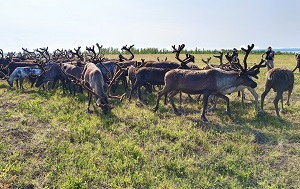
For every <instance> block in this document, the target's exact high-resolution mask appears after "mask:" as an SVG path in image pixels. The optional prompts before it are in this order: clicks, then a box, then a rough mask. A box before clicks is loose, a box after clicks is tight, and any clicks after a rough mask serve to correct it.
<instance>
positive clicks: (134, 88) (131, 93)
mask: <svg viewBox="0 0 300 189" xmlns="http://www.w3.org/2000/svg"><path fill="white" fill-rule="evenodd" d="M137 85H138V82H137V80H135V82H134V84H133V87H132V88H131V91H130V94H129V97H128V100H129V101H130V100H131V97H132V95H133V93H134V91H135V90H136V88H137Z"/></svg>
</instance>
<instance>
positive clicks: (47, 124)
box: [0, 54, 300, 188]
mask: <svg viewBox="0 0 300 189" xmlns="http://www.w3.org/2000/svg"><path fill="white" fill-rule="evenodd" d="M157 56H158V57H160V58H161V59H164V58H165V57H166V56H167V57H168V60H175V59H174V54H167V55H136V60H139V59H140V58H145V59H146V60H149V59H151V60H156V57H157ZM205 56H207V55H205ZM240 56H242V55H240ZM201 58H207V57H204V55H196V61H197V62H196V64H198V65H199V66H200V67H204V64H203V63H201ZM259 60H260V57H259V55H252V54H251V55H250V56H249V61H248V62H249V64H250V63H251V65H253V63H255V62H259ZM212 62H217V60H216V59H214V60H213V61H212ZM275 66H276V67H281V66H287V67H288V68H290V69H292V68H294V66H295V60H294V57H293V55H276V57H275ZM265 73H266V69H265V68H264V69H261V73H260V74H259V79H258V80H257V83H258V87H257V92H258V94H259V95H261V93H262V91H263V88H264V83H265ZM299 78H300V75H299V73H298V71H297V72H296V73H295V88H294V91H293V94H292V97H291V106H289V107H286V109H287V114H284V115H282V117H283V120H279V119H277V118H276V116H275V108H274V105H273V99H274V97H275V93H274V92H273V91H271V92H270V93H269V95H268V96H267V97H266V100H265V104H266V105H265V111H266V115H264V116H258V115H257V112H256V111H255V108H254V105H253V103H252V101H253V100H254V99H253V97H252V96H251V94H250V93H247V94H246V102H247V103H246V107H245V108H243V107H242V106H241V99H240V97H237V94H236V93H235V94H231V95H230V100H231V102H230V106H231V110H232V118H229V117H228V116H227V115H226V113H225V102H223V101H222V100H220V103H219V104H218V109H217V110H216V111H214V112H208V113H207V118H208V120H209V122H208V123H205V122H202V121H201V120H200V112H201V110H202V102H201V101H200V102H196V101H194V102H191V101H190V100H189V99H187V98H186V96H184V100H183V103H182V105H181V106H180V108H181V110H182V111H183V112H184V114H183V115H182V116H176V115H175V114H174V113H173V109H172V107H171V106H170V104H168V105H166V106H165V105H163V103H162V102H161V104H160V105H161V106H160V108H159V109H158V111H157V112H156V113H154V112H152V110H151V109H152V107H153V106H154V101H155V98H156V92H154V94H148V95H144V98H145V99H146V100H147V101H148V104H142V103H140V102H139V101H138V100H135V99H134V100H132V101H131V102H129V101H128V100H127V99H125V100H124V101H123V102H118V101H117V100H110V102H111V104H112V106H113V107H114V109H113V110H112V111H111V112H110V113H109V114H107V115H102V113H101V111H100V109H99V108H98V107H96V106H92V108H91V109H92V110H93V111H94V112H93V113H92V114H87V113H85V110H86V108H87V97H86V96H87V95H86V93H85V94H84V95H77V96H75V97H73V96H71V95H69V94H66V95H64V94H62V90H61V88H58V89H56V90H51V91H43V90H39V89H36V88H30V87H29V84H28V83H27V84H26V85H25V88H26V89H25V91H24V92H22V91H20V90H17V89H16V88H15V87H13V88H12V87H9V86H8V84H7V82H6V81H1V82H0V160H1V161H0V188H299V187H300V173H299V170H300V163H299V162H300V111H299V110H300V102H299V98H300V87H299ZM284 99H286V95H285V96H284ZM175 103H176V104H177V106H179V102H178V100H177V101H176V102H175Z"/></svg>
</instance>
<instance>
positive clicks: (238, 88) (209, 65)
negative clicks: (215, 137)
mask: <svg viewBox="0 0 300 189" xmlns="http://www.w3.org/2000/svg"><path fill="white" fill-rule="evenodd" d="M242 50H243V51H244V52H246V51H247V50H246V49H244V48H242ZM246 53H247V52H246ZM221 55H222V54H221ZM214 56H215V55H214ZM226 56H228V53H227V55H226ZM220 59H221V58H220ZM227 59H228V60H229V58H228V57H227ZM210 60H211V57H210V58H207V60H204V59H202V61H203V62H204V63H205V64H206V65H207V68H206V69H218V70H219V71H223V72H227V71H228V69H229V70H232V71H237V72H238V71H240V70H239V69H236V68H238V67H236V66H235V65H233V63H232V62H229V63H230V64H232V65H231V66H226V67H224V66H223V67H221V68H219V67H212V66H211V64H210V63H209V61H210ZM221 62H222V61H221ZM263 63H265V60H264V58H263V55H262V57H261V62H260V63H259V65H261V66H260V67H265V65H262V64H263ZM226 64H228V63H226ZM223 65H224V64H223ZM224 68H225V70H224ZM245 89H248V90H249V92H250V93H251V94H252V95H253V97H254V99H255V101H254V102H255V109H256V110H258V94H257V93H256V91H255V89H254V88H251V87H249V86H244V85H240V86H239V87H237V88H236V89H235V90H234V91H231V92H230V93H233V92H237V91H238V92H242V106H243V107H245V103H244V99H245V92H244V90H245ZM227 94H229V93H227ZM224 95H226V94H224ZM238 96H240V95H238ZM213 98H214V103H213V107H212V108H210V109H209V110H215V109H216V106H217V102H218V97H216V96H213Z"/></svg>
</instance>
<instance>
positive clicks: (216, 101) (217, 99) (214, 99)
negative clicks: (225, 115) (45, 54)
mask: <svg viewBox="0 0 300 189" xmlns="http://www.w3.org/2000/svg"><path fill="white" fill-rule="evenodd" d="M212 99H213V100H212ZM211 100H212V101H213V106H212V107H211V108H210V109H209V111H214V110H216V109H217V103H218V101H219V98H218V97H217V96H216V95H209V98H208V102H210V101H211Z"/></svg>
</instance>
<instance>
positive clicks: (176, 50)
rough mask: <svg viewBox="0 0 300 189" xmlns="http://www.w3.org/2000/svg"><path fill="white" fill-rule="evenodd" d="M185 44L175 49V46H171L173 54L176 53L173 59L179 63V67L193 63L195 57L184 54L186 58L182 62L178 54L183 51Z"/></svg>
mask: <svg viewBox="0 0 300 189" xmlns="http://www.w3.org/2000/svg"><path fill="white" fill-rule="evenodd" d="M184 47H185V44H182V45H178V48H177V49H176V48H175V45H173V46H172V48H173V53H176V55H175V58H176V59H177V60H178V61H179V62H181V66H184V67H185V66H186V64H187V63H189V62H195V57H194V56H193V55H190V54H186V58H185V59H184V60H182V59H180V58H179V55H180V52H181V51H182V50H183V49H184Z"/></svg>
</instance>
